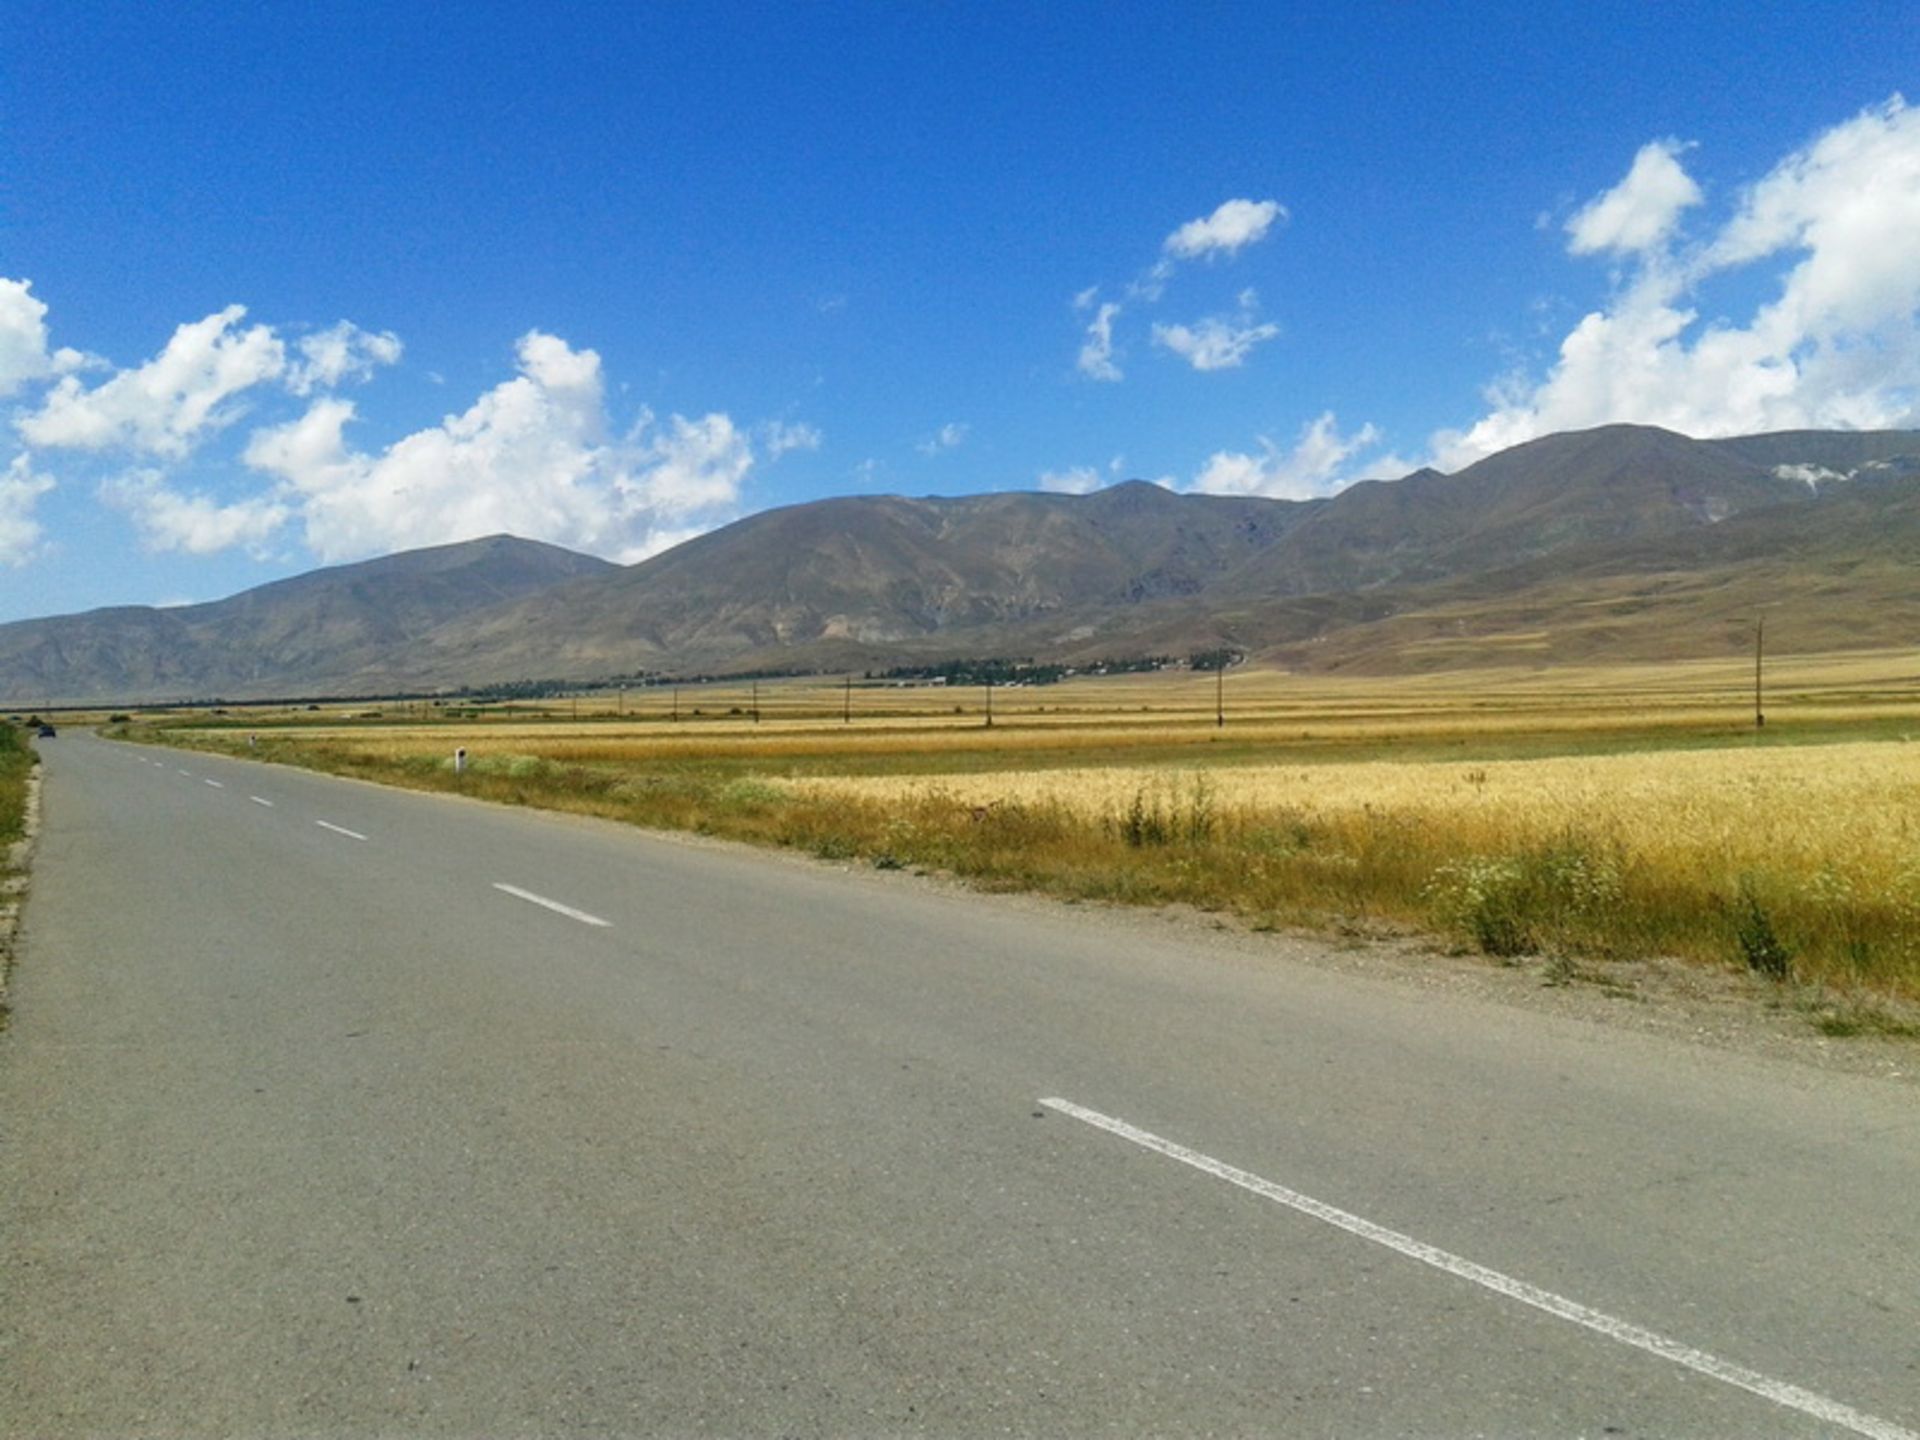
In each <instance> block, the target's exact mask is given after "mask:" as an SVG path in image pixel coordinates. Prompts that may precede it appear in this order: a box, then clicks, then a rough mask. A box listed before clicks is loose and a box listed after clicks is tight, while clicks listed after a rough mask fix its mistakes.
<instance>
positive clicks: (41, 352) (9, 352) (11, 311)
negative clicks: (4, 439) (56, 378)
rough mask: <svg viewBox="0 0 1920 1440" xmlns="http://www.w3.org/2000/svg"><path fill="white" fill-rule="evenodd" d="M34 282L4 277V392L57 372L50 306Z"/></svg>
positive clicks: (0, 343) (0, 316)
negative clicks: (50, 339)
mask: <svg viewBox="0 0 1920 1440" xmlns="http://www.w3.org/2000/svg"><path fill="white" fill-rule="evenodd" d="M31 286H32V282H31V281H28V280H0V395H11V394H13V393H14V392H15V391H17V390H19V388H20V387H21V386H22V385H25V384H27V383H28V382H29V381H33V380H41V379H45V378H46V377H48V376H50V375H52V374H53V360H52V357H51V356H49V355H48V354H47V307H46V304H45V302H44V301H41V300H37V299H35V298H34V295H33V291H32V288H31Z"/></svg>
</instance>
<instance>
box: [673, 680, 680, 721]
mask: <svg viewBox="0 0 1920 1440" xmlns="http://www.w3.org/2000/svg"><path fill="white" fill-rule="evenodd" d="M673 723H674V724H676V725H678V724H679V723H680V687H679V686H678V685H676V686H674V687H673Z"/></svg>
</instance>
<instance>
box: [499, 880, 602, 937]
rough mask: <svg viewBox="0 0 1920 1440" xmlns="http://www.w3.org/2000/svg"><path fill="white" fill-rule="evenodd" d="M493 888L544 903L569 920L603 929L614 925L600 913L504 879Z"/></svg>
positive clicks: (519, 898)
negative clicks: (594, 912)
mask: <svg viewBox="0 0 1920 1440" xmlns="http://www.w3.org/2000/svg"><path fill="white" fill-rule="evenodd" d="M493 888H494V889H496V890H501V891H504V892H505V893H507V894H508V895H511V896H513V897H514V898H515V899H518V900H528V901H531V902H532V903H533V904H535V905H544V906H545V907H546V908H547V909H549V910H551V911H553V912H554V913H555V914H557V915H564V916H566V917H567V918H568V919H569V920H578V921H579V922H580V923H581V924H582V925H598V926H601V927H602V928H603V929H611V928H612V927H613V922H612V921H611V920H602V919H601V918H600V917H599V916H598V915H589V914H588V913H587V912H586V911H584V910H576V909H574V908H573V906H571V905H562V904H561V903H560V902H559V901H558V900H549V899H547V897H546V896H544V895H536V894H534V893H533V892H532V891H531V890H522V889H521V888H520V887H519V886H518V885H509V884H507V883H506V882H504V881H501V880H496V881H494V882H493Z"/></svg>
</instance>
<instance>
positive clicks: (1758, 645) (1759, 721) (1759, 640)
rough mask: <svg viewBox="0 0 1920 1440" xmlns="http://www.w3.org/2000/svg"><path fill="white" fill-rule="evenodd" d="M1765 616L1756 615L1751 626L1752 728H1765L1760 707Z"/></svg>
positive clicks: (1765, 633) (1764, 714)
mask: <svg viewBox="0 0 1920 1440" xmlns="http://www.w3.org/2000/svg"><path fill="white" fill-rule="evenodd" d="M1766 643H1767V617H1766V616H1765V615H1761V616H1758V617H1757V618H1756V619H1755V622H1754V626H1753V728H1754V729H1756V730H1764V729H1766V728H1767V713H1766V711H1764V710H1762V709H1761V708H1760V662H1761V659H1762V656H1763V655H1764V653H1765V650H1766Z"/></svg>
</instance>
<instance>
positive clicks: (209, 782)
mask: <svg viewBox="0 0 1920 1440" xmlns="http://www.w3.org/2000/svg"><path fill="white" fill-rule="evenodd" d="M200 783H201V784H202V785H211V786H212V787H213V788H214V789H216V790H224V789H226V788H227V787H226V786H225V785H223V784H222V783H221V782H220V781H218V780H202V781H201V782H200Z"/></svg>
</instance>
